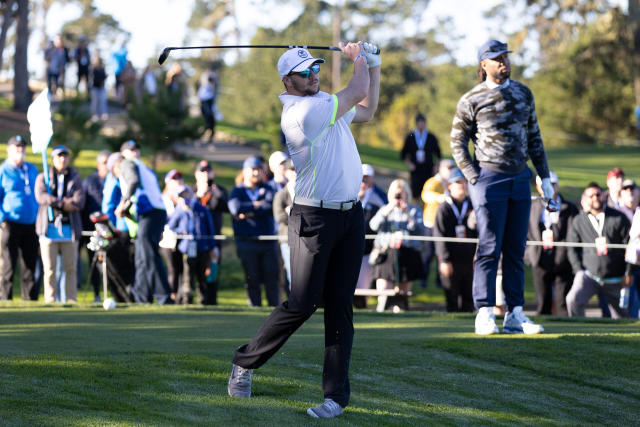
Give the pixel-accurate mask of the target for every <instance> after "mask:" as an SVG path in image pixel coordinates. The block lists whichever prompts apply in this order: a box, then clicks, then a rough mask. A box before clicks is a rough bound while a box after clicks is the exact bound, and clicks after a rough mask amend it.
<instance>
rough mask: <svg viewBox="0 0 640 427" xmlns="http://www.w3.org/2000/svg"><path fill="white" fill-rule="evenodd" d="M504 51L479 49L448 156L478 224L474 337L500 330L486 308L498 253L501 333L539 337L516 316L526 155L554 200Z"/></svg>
mask: <svg viewBox="0 0 640 427" xmlns="http://www.w3.org/2000/svg"><path fill="white" fill-rule="evenodd" d="M509 52H510V51H509V50H508V48H507V45H506V44H505V43H501V42H499V41H497V40H490V41H488V42H487V43H485V44H484V45H483V46H482V47H481V48H480V49H479V50H478V62H479V63H480V64H479V67H478V77H479V80H480V83H479V84H478V85H477V86H475V87H474V88H473V89H471V90H470V91H469V92H467V93H466V94H464V95H463V96H462V98H461V99H460V101H459V102H458V107H457V110H456V115H455V117H454V119H453V126H452V129H451V151H452V153H453V157H454V159H455V161H456V163H457V164H458V166H459V167H460V169H461V170H462V172H463V174H464V175H465V177H466V178H467V180H468V181H469V183H470V186H469V193H470V196H471V201H472V203H473V208H474V210H475V212H476V215H477V221H478V233H479V236H478V237H479V244H478V250H477V254H476V258H477V259H476V264H475V270H474V278H473V298H474V304H475V306H476V308H477V309H478V315H477V317H476V333H477V334H483V335H485V334H493V333H497V332H498V328H497V326H496V324H495V317H494V315H493V310H492V307H493V306H494V305H495V294H496V283H495V282H496V274H497V270H498V261H499V260H500V255H501V254H502V274H503V281H502V286H503V290H504V293H505V299H506V303H507V309H508V312H507V314H506V315H505V323H504V332H507V333H539V332H542V329H543V328H542V327H541V326H539V325H536V324H534V323H533V322H531V321H530V320H529V319H528V318H527V317H526V316H525V315H524V314H523V313H522V305H523V304H524V263H523V256H524V249H525V244H526V239H527V227H528V219H529V209H530V206H531V189H530V186H529V179H530V178H531V171H530V170H529V168H528V167H527V159H528V158H529V157H531V159H532V161H533V164H534V166H535V168H536V171H537V173H538V175H539V176H540V177H542V178H543V184H542V188H543V190H544V193H545V196H546V197H549V198H550V197H552V196H553V186H552V185H551V183H550V182H549V167H548V165H547V159H546V157H545V152H544V147H543V145H542V138H541V136H540V129H539V128H538V120H537V117H536V111H535V104H534V99H533V94H532V93H531V91H530V90H529V89H528V88H527V87H526V86H525V85H523V84H522V83H520V82H517V81H513V80H510V79H509V76H510V73H511V65H510V62H509V57H508V53H509ZM470 140H472V141H473V145H474V157H473V158H472V157H471V154H470V152H469V141H470Z"/></svg>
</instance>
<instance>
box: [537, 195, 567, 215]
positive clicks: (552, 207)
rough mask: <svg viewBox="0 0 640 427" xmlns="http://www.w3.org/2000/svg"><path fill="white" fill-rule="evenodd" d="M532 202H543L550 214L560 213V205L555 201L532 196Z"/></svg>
mask: <svg viewBox="0 0 640 427" xmlns="http://www.w3.org/2000/svg"><path fill="white" fill-rule="evenodd" d="M531 200H542V201H543V202H544V203H545V208H546V209H547V210H548V211H549V212H558V211H559V210H560V203H559V202H557V201H556V200H555V199H547V198H546V197H544V196H531Z"/></svg>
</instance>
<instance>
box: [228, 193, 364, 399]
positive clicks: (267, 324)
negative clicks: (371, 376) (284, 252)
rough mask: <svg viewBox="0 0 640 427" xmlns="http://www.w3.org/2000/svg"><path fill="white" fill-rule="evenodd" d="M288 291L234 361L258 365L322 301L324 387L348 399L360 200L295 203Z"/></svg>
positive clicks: (329, 394)
mask: <svg viewBox="0 0 640 427" xmlns="http://www.w3.org/2000/svg"><path fill="white" fill-rule="evenodd" d="M289 245H290V246H291V294H290V295H289V300H288V301H285V302H284V303H282V304H280V305H279V306H278V307H276V308H275V310H273V312H272V313H271V314H270V315H269V317H268V318H267V319H266V320H265V321H264V323H263V324H262V326H261V327H260V329H259V330H258V332H257V333H256V335H255V336H254V337H253V339H252V340H251V342H249V344H246V345H243V346H242V347H240V348H238V350H236V354H235V358H234V360H233V363H235V364H236V365H239V366H242V367H243V368H247V369H255V368H259V367H260V366H262V365H263V364H264V363H265V362H266V361H267V360H269V358H270V357H271V356H273V355H274V354H275V353H276V352H277V351H278V349H280V347H282V345H283V344H284V343H285V342H286V341H287V339H288V338H289V337H290V336H291V335H292V334H293V333H294V332H295V331H296V330H297V329H298V328H299V327H300V326H301V325H302V324H303V323H304V322H305V321H306V320H307V319H308V318H309V317H311V315H312V314H313V313H314V312H315V311H316V309H317V308H318V307H319V306H320V305H321V304H324V328H325V348H324V366H323V372H322V389H323V392H324V397H325V398H331V399H333V400H334V401H336V402H337V403H338V404H340V406H342V407H345V406H347V404H348V403H349V395H350V388H349V375H348V371H349V359H350V357H351V346H352V344H353V306H352V304H353V292H354V291H355V288H356V283H357V281H358V274H359V272H360V263H361V261H362V256H363V253H364V216H363V211H362V206H361V205H360V203H358V204H356V205H355V206H354V207H353V208H352V209H350V210H348V211H339V210H334V209H324V208H316V207H309V206H301V205H297V204H295V203H294V205H293V208H292V209H291V215H290V217H289Z"/></svg>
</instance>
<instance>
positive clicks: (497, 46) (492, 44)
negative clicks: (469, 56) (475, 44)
mask: <svg viewBox="0 0 640 427" xmlns="http://www.w3.org/2000/svg"><path fill="white" fill-rule="evenodd" d="M510 52H511V51H510V50H509V47H508V46H507V44H506V43H502V42H499V41H498V40H489V41H488V42H486V43H485V44H483V45H482V46H480V49H478V62H481V61H482V60H483V59H487V58H488V59H494V58H497V57H498V56H500V55H502V54H503V53H510Z"/></svg>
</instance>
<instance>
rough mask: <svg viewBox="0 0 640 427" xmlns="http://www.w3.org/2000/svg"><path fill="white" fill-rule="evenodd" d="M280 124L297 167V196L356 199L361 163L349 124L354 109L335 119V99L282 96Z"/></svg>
mask: <svg viewBox="0 0 640 427" xmlns="http://www.w3.org/2000/svg"><path fill="white" fill-rule="evenodd" d="M280 101H282V104H284V105H283V107H282V119H281V121H280V125H281V126H282V132H284V135H285V137H286V139H287V147H288V149H289V154H290V155H291V160H292V161H293V165H294V166H295V168H296V172H297V175H298V176H297V178H296V190H295V191H296V197H303V198H306V199H313V200H322V201H325V202H345V201H348V200H355V199H357V197H358V190H359V189H360V183H361V182H362V163H361V162H360V155H359V154H358V149H357V148H356V142H355V140H354V139H353V135H352V134H351V130H350V129H349V124H351V121H352V120H353V118H354V117H355V115H356V109H355V107H354V108H352V109H351V110H349V111H348V112H347V113H345V114H344V115H343V116H342V117H340V118H339V119H337V120H336V113H337V111H338V97H337V96H336V95H329V94H328V93H326V92H318V93H317V94H315V95H313V96H295V95H288V94H286V93H282V94H281V95H280Z"/></svg>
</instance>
